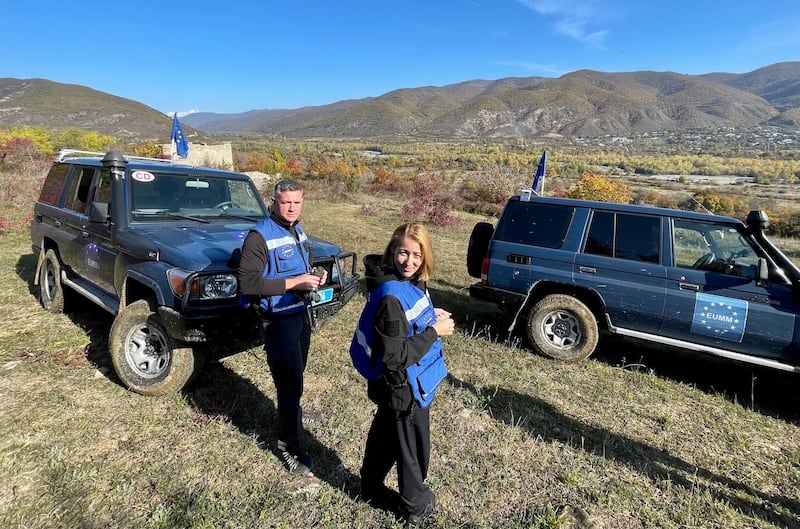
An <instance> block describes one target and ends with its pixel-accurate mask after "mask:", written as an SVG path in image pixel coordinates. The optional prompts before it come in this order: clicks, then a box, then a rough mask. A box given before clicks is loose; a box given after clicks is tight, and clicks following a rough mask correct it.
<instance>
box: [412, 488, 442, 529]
mask: <svg viewBox="0 0 800 529" xmlns="http://www.w3.org/2000/svg"><path fill="white" fill-rule="evenodd" d="M435 508H436V496H434V495H433V492H431V498H430V500H428V503H427V505H425V509H423V511H422V512H421V513H420V514H411V513H409V514H406V520H405V522H406V523H405V526H406V527H419V526H421V525H422V522H424V521H425V519H426V518H428V517H429V516H430V515H431V514H433V509H435Z"/></svg>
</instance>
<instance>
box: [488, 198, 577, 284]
mask: <svg viewBox="0 0 800 529" xmlns="http://www.w3.org/2000/svg"><path fill="white" fill-rule="evenodd" d="M574 215H575V208H574V207H572V206H563V205H555V204H543V203H539V202H536V201H531V202H527V201H518V200H512V201H509V203H508V204H507V205H506V208H505V209H504V211H503V217H502V219H501V220H500V221H499V222H498V223H497V229H496V230H495V234H494V237H493V239H492V242H491V246H490V249H489V255H490V258H491V262H490V263H489V275H488V278H487V279H488V286H489V287H494V288H499V289H503V290H507V291H511V292H516V293H518V294H523V295H524V294H527V292H528V290H529V289H530V287H531V285H532V284H533V283H534V282H535V281H540V280H552V281H556V282H559V283H571V282H572V279H571V277H570V276H571V274H570V270H571V266H572V260H573V257H574V252H572V251H569V250H564V249H562V247H563V245H564V241H565V238H566V237H567V233H568V230H569V227H570V225H571V223H572V221H573V217H574Z"/></svg>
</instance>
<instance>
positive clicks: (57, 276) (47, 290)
mask: <svg viewBox="0 0 800 529" xmlns="http://www.w3.org/2000/svg"><path fill="white" fill-rule="evenodd" d="M42 251H43V252H44V251H45V250H44V248H42ZM39 302H40V303H41V304H42V307H44V308H45V309H47V310H48V311H50V312H54V313H59V312H63V310H64V286H63V285H62V284H61V261H59V260H58V254H56V252H55V250H53V249H50V250H47V251H46V252H45V254H44V260H43V261H42V267H41V268H40V269H39Z"/></svg>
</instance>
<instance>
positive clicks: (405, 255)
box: [394, 237, 425, 278]
mask: <svg viewBox="0 0 800 529" xmlns="http://www.w3.org/2000/svg"><path fill="white" fill-rule="evenodd" d="M424 260H425V257H424V256H423V255H422V248H420V246H419V243H418V242H416V241H414V240H413V239H409V238H408V237H405V238H403V240H402V241H400V244H398V245H397V246H396V247H395V249H394V266H395V268H397V271H398V272H399V273H400V275H402V276H403V277H405V278H411V277H414V274H416V273H417V270H419V267H420V266H422V262H423V261H424Z"/></svg>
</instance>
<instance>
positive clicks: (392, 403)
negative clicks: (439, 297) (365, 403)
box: [364, 254, 439, 411]
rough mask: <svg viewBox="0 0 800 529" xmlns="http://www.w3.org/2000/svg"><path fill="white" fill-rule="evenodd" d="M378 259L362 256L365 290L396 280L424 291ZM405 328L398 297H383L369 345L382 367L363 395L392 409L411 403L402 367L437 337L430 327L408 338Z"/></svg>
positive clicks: (420, 284)
mask: <svg viewBox="0 0 800 529" xmlns="http://www.w3.org/2000/svg"><path fill="white" fill-rule="evenodd" d="M381 261H382V256H380V255H377V254H370V255H367V256H366V257H364V267H365V272H366V273H365V279H366V285H367V290H369V291H370V292H372V291H373V290H375V288H376V287H377V286H378V285H380V284H381V283H383V282H385V281H390V280H399V281H411V283H412V284H413V285H414V286H415V287H417V288H419V289H420V290H422V291H423V292H425V289H426V288H427V285H426V283H425V282H424V281H417V280H414V279H406V278H404V277H402V276H401V275H399V274H398V273H397V272H396V271H395V270H394V267H393V266H391V265H389V266H384V265H383V264H382V262H381ZM408 331H409V323H408V320H407V319H406V316H405V311H404V310H403V307H402V306H401V305H400V300H398V299H397V298H396V297H394V296H391V295H387V296H384V297H383V298H382V299H381V300H380V302H379V303H378V306H377V308H376V309H375V343H374V344H373V345H372V353H373V354H376V355H378V357H379V358H381V359H382V360H383V364H384V366H385V369H384V373H383V376H381V378H380V379H378V380H377V381H374V382H369V383H368V387H367V395H368V396H369V398H370V400H371V401H373V402H375V403H376V404H378V405H381V406H388V407H390V408H391V409H393V410H396V411H405V410H409V409H411V407H412V406H413V405H414V397H413V396H412V394H411V388H410V387H409V385H408V379H407V377H406V371H405V370H406V368H407V367H408V366H410V365H414V364H415V363H417V361H418V360H419V359H420V358H422V357H423V356H424V355H425V353H427V352H428V349H430V347H431V345H433V343H434V342H435V341H436V339H437V338H438V337H439V335H438V334H437V332H436V330H435V329H434V328H433V327H428V328H427V329H425V330H424V331H422V332H421V333H419V334H415V335H414V336H410V337H409V336H408Z"/></svg>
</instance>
